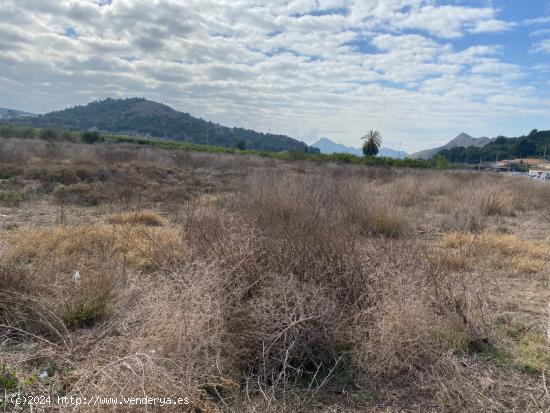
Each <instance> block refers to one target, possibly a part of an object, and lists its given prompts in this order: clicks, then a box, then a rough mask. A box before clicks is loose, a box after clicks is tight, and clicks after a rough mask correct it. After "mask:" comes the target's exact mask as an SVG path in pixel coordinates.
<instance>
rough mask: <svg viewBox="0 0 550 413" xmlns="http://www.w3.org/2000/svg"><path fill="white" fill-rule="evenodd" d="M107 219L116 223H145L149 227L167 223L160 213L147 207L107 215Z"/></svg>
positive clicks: (111, 222)
mask: <svg viewBox="0 0 550 413" xmlns="http://www.w3.org/2000/svg"><path fill="white" fill-rule="evenodd" d="M106 221H107V222H108V223H109V224H115V225H145V226H148V227H161V226H163V225H165V221H164V219H163V218H162V217H161V216H160V215H159V214H157V213H156V212H154V211H151V210H147V209H145V210H141V211H129V212H123V213H120V214H112V215H109V216H108V217H107V219H106Z"/></svg>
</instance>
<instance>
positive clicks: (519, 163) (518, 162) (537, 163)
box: [493, 158, 550, 171]
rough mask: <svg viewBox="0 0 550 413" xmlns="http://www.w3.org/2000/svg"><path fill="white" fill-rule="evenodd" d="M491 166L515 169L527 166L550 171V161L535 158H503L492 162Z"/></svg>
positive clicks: (501, 168) (500, 168)
mask: <svg viewBox="0 0 550 413" xmlns="http://www.w3.org/2000/svg"><path fill="white" fill-rule="evenodd" d="M493 166H494V168H495V169H499V170H515V169H517V168H518V167H522V169H527V168H529V169H533V170H542V171H546V170H548V171H550V162H546V161H544V160H542V159H536V158H518V159H503V160H501V161H498V162H496V163H493Z"/></svg>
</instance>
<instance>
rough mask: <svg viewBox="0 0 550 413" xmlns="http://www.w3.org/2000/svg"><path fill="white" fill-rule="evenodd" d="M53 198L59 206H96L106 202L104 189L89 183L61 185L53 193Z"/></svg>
mask: <svg viewBox="0 0 550 413" xmlns="http://www.w3.org/2000/svg"><path fill="white" fill-rule="evenodd" d="M53 196H54V198H55V199H56V201H57V202H58V203H59V204H74V205H82V206H96V205H99V204H100V203H101V202H102V201H104V200H105V195H104V193H103V191H102V188H101V187H98V186H97V185H94V184H88V183H78V184H74V185H69V186H63V185H61V186H59V187H57V188H56V189H55V190H54V191H53Z"/></svg>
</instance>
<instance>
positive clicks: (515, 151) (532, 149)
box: [438, 130, 550, 163]
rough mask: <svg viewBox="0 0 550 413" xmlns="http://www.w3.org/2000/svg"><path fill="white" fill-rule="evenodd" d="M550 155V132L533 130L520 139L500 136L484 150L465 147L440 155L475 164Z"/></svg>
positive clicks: (457, 161) (447, 150)
mask: <svg viewBox="0 0 550 413" xmlns="http://www.w3.org/2000/svg"><path fill="white" fill-rule="evenodd" d="M545 152H546V155H547V156H549V155H550V131H540V132H539V131H537V130H533V131H531V133H529V135H525V136H520V137H518V138H506V137H504V136H499V137H498V138H496V139H495V140H493V141H491V143H489V144H487V145H485V146H484V147H482V148H476V147H469V148H465V147H463V146H460V147H457V148H452V149H445V150H443V151H440V152H439V153H438V155H439V156H442V157H444V158H445V159H447V160H448V161H449V162H453V163H466V162H468V163H475V162H479V160H480V159H481V161H483V162H489V161H495V160H496V159H515V158H527V157H542V156H544V154H545Z"/></svg>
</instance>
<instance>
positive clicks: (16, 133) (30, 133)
mask: <svg viewBox="0 0 550 413" xmlns="http://www.w3.org/2000/svg"><path fill="white" fill-rule="evenodd" d="M47 130H48V131H50V132H48V133H54V135H53V136H54V137H53V138H51V139H48V141H51V142H53V141H58V142H73V143H78V142H85V140H84V137H83V135H84V134H86V132H70V133H69V132H64V131H55V130H52V129H47ZM42 131H43V129H37V128H30V127H27V126H20V125H12V124H2V123H0V138H10V137H13V138H23V139H36V138H38V137H40V135H41V133H42ZM96 134H97V132H95V133H94V135H96ZM96 136H98V138H97V139H98V141H97V142H103V141H105V142H108V143H114V144H136V145H140V146H149V147H153V148H159V149H167V150H176V151H187V152H189V151H194V152H207V153H220V154H240V155H256V156H261V157H265V158H272V159H281V160H309V161H315V162H338V163H349V164H354V165H368V166H396V167H405V168H433V167H435V166H436V162H435V161H425V160H423V159H409V158H406V159H394V158H386V157H365V158H363V157H359V156H356V155H352V154H348V153H334V154H330V155H328V154H320V153H310V152H309V149H308V152H306V153H304V152H300V151H289V152H267V151H257V150H251V149H245V150H241V149H239V148H236V147H232V148H226V147H221V146H212V145H200V144H194V143H188V142H176V141H162V140H158V139H150V138H144V137H133V136H127V135H108V134H104V133H101V134H98V135H96Z"/></svg>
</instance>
